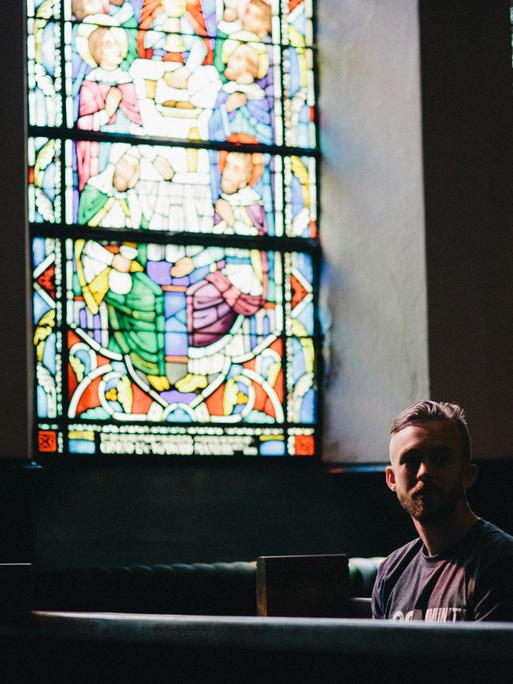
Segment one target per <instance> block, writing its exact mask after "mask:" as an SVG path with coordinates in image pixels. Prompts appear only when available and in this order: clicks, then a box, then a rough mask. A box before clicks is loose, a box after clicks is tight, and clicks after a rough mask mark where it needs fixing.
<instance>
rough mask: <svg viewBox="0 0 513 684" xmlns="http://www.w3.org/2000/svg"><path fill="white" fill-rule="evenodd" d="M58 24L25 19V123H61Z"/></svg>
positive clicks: (59, 33)
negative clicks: (26, 25)
mask: <svg viewBox="0 0 513 684" xmlns="http://www.w3.org/2000/svg"><path fill="white" fill-rule="evenodd" d="M60 40H61V31H60V24H58V23H56V22H54V21H46V20H45V19H41V18H39V17H37V16H36V17H35V18H33V19H32V18H29V19H28V37H27V57H28V63H27V85H28V104H29V107H28V110H29V123H30V124H31V125H32V126H60V125H61V124H62V99H61V98H62V92H61V91H62V72H61V61H60V60H61V42H60Z"/></svg>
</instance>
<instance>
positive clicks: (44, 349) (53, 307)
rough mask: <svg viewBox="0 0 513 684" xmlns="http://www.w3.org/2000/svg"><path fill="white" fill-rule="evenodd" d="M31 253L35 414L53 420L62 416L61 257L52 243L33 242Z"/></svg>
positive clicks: (42, 240)
mask: <svg viewBox="0 0 513 684" xmlns="http://www.w3.org/2000/svg"><path fill="white" fill-rule="evenodd" d="M32 250H33V265H34V269H33V291H32V297H33V300H32V302H33V308H32V310H33V324H34V334H33V342H34V352H35V365H36V381H37V384H36V412H37V415H38V417H39V418H56V417H58V416H60V415H61V414H62V378H61V363H62V361H61V351H62V349H61V346H62V342H61V331H60V325H61V304H60V295H61V291H60V290H61V281H60V279H61V266H60V254H59V250H58V243H57V241H55V240H52V239H44V238H36V239H35V240H34V242H33V246H32Z"/></svg>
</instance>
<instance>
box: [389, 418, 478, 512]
mask: <svg viewBox="0 0 513 684" xmlns="http://www.w3.org/2000/svg"><path fill="white" fill-rule="evenodd" d="M390 460H391V466H388V468H387V470H386V480H387V485H388V486H389V487H390V489H391V490H392V491H394V492H395V493H396V495H397V498H398V499H399V503H400V504H401V506H402V507H403V508H404V509H405V511H407V513H409V514H410V515H411V516H412V518H414V519H415V520H418V521H419V522H434V521H438V520H442V519H443V518H445V517H446V516H448V515H450V514H451V513H452V512H453V511H454V510H455V508H456V507H457V505H458V504H459V503H460V502H461V501H462V500H464V498H465V490H466V489H468V488H469V487H470V486H471V485H472V484H473V482H474V479H475V466H472V465H470V464H468V463H465V462H464V461H463V458H462V455H461V437H460V433H459V430H458V426H457V424H456V423H455V422H453V421H449V420H433V421H425V422H421V423H416V424H415V425H407V426H406V427H405V428H403V429H402V430H400V431H399V432H397V433H395V434H393V435H392V438H391V440H390Z"/></svg>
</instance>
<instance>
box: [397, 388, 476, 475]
mask: <svg viewBox="0 0 513 684" xmlns="http://www.w3.org/2000/svg"><path fill="white" fill-rule="evenodd" d="M431 420H432V421H434V420H445V421H451V422H453V423H456V425H457V427H458V430H459V433H460V441H461V455H462V458H463V460H464V461H466V462H468V463H470V460H471V459H472V444H471V441H470V433H469V430H468V425H467V419H466V417H465V411H464V410H463V408H462V407H461V406H459V405H458V404H450V403H449V402H447V401H431V400H430V399H425V400H423V401H418V402H417V403H416V404H412V405H411V406H408V408H407V409H404V411H401V413H400V414H399V415H398V416H397V418H396V419H395V420H394V422H393V423H392V427H391V428H390V434H391V435H394V434H395V433H397V432H400V431H401V430H402V429H403V428H405V427H407V426H408V425H416V424H417V423H426V422H428V421H431Z"/></svg>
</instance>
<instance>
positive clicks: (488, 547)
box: [472, 518, 513, 559]
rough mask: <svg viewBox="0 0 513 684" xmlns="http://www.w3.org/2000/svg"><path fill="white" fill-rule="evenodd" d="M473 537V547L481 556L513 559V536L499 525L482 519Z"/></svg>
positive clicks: (477, 524)
mask: <svg viewBox="0 0 513 684" xmlns="http://www.w3.org/2000/svg"><path fill="white" fill-rule="evenodd" d="M472 537H473V546H474V548H475V550H476V552H477V553H478V554H479V555H480V556H485V557H491V558H496V559H499V558H511V559H513V536H512V535H510V534H508V533H507V532H505V531H504V530H502V529H501V528H500V527H497V525H494V524H493V523H490V522H488V521H487V520H483V519H482V518H480V519H479V520H478V522H477V523H476V529H475V533H474V534H473V535H472Z"/></svg>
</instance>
